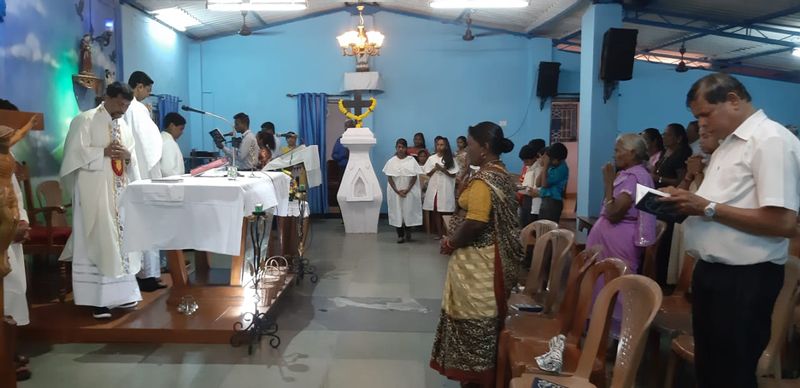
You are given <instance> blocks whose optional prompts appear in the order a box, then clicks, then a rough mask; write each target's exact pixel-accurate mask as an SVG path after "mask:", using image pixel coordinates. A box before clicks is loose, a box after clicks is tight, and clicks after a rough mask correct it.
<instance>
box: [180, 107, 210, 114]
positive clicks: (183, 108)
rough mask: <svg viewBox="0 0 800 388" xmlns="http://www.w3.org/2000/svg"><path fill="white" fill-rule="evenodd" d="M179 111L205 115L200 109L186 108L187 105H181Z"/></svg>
mask: <svg viewBox="0 0 800 388" xmlns="http://www.w3.org/2000/svg"><path fill="white" fill-rule="evenodd" d="M181 110H184V111H187V112H194V113H200V114H203V115H204V114H207V113H206V112H203V111H202V110H200V109H195V108H192V107H191V106H188V105H182V106H181Z"/></svg>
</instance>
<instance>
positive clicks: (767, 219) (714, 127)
mask: <svg viewBox="0 0 800 388" xmlns="http://www.w3.org/2000/svg"><path fill="white" fill-rule="evenodd" d="M686 105H687V106H688V107H689V108H691V110H692V114H693V115H694V116H695V117H697V119H698V121H699V124H700V127H702V128H704V130H707V131H708V132H709V134H710V135H711V136H713V137H716V138H718V139H723V140H722V141H721V143H720V145H719V147H718V148H717V149H716V151H714V153H713V154H712V155H711V159H710V161H709V164H708V167H707V169H706V175H705V179H704V180H703V183H702V184H701V185H700V188H699V189H698V190H697V192H696V193H695V194H692V193H690V192H688V191H685V190H680V189H675V188H667V189H666V190H665V191H667V192H669V193H670V194H672V196H671V197H670V198H668V199H667V200H666V201H668V202H672V203H673V204H675V205H676V208H677V210H678V211H679V212H681V213H683V214H686V215H689V216H691V217H689V218H688V219H687V220H686V221H685V222H684V227H685V230H686V231H685V236H686V247H687V249H695V250H697V251H698V252H699V254H700V258H701V260H700V261H699V262H698V263H697V266H696V268H695V271H694V277H693V280H692V292H693V296H692V298H693V302H692V312H693V318H692V321H693V322H692V323H693V330H694V339H695V369H696V375H697V382H698V386H699V387H701V388H703V387H748V388H749V387H754V388H755V387H756V386H757V381H756V365H757V363H758V359H759V357H760V356H761V353H762V352H763V350H764V348H765V347H766V345H767V342H768V341H769V336H770V322H771V314H772V308H773V305H774V304H775V299H776V297H777V295H778V292H779V291H780V288H781V286H782V284H783V276H784V275H783V272H784V270H783V264H784V263H785V262H786V259H787V255H788V239H787V238H789V237H792V236H794V235H795V233H796V221H797V209H798V207H800V189H799V187H800V182H799V181H798V179H799V178H798V177H799V176H800V141H799V140H798V139H797V138H796V137H794V136H792V135H791V133H789V131H786V129H784V128H783V127H782V126H781V125H780V124H778V123H776V122H774V121H772V120H770V119H769V118H767V116H766V114H765V113H764V112H763V111H761V110H756V109H755V108H754V107H753V105H752V104H751V98H750V95H749V93H748V92H747V90H746V89H745V87H744V86H743V85H742V84H741V83H740V82H739V81H738V80H736V79H735V78H733V77H731V76H730V75H727V74H721V73H716V74H711V75H708V76H706V77H703V78H701V79H700V80H698V81H697V82H695V84H694V85H693V86H692V88H691V89H690V90H689V93H688V94H687V97H686Z"/></svg>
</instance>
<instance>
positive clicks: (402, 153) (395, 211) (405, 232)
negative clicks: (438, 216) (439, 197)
mask: <svg viewBox="0 0 800 388" xmlns="http://www.w3.org/2000/svg"><path fill="white" fill-rule="evenodd" d="M407 146H408V143H406V140H405V139H397V142H396V143H395V151H396V153H395V156H393V157H392V158H391V159H389V160H388V161H387V162H386V165H384V166H383V173H384V174H386V177H387V180H388V184H387V186H386V204H387V207H388V211H389V225H391V226H394V227H395V228H397V243H398V244H402V243H404V242H406V241H411V230H410V229H409V227H410V226H419V225H422V202H421V200H420V198H421V194H420V193H421V190H420V184H419V181H418V179H417V176H418V175H419V174H422V167H420V165H419V163H417V161H416V160H415V159H414V158H413V157H410V156H408V154H407V153H406V149H407Z"/></svg>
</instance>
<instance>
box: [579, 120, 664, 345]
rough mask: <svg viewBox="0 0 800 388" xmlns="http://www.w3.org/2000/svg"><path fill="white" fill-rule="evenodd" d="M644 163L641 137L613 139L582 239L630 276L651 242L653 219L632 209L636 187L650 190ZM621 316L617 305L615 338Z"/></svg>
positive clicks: (645, 161)
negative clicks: (598, 203)
mask: <svg viewBox="0 0 800 388" xmlns="http://www.w3.org/2000/svg"><path fill="white" fill-rule="evenodd" d="M648 159H649V155H648V152H647V143H646V142H645V140H644V138H643V137H642V136H640V135H637V134H633V133H628V134H623V135H621V136H619V137H618V138H617V142H616V144H615V145H614V165H612V164H611V163H608V164H606V165H605V166H604V167H603V183H604V190H605V192H604V193H605V194H604V197H603V208H602V209H601V210H600V217H599V219H598V220H597V222H596V223H595V224H594V226H593V227H592V230H591V231H590V232H589V236H588V238H587V239H586V246H587V247H591V246H596V245H599V246H601V247H602V251H601V253H600V254H601V257H616V258H619V259H621V260H622V261H624V262H625V264H627V266H628V271H629V272H630V273H636V272H637V271H638V269H639V263H640V261H641V258H642V255H643V253H644V249H645V247H647V246H648V245H651V244H653V243H654V242H655V234H656V219H655V216H653V215H651V214H648V213H644V212H640V211H639V210H638V209H636V207H635V206H634V199H635V198H636V185H637V184H640V185H642V186H647V187H653V178H652V176H651V175H650V172H649V171H648V170H647V167H646V163H647V161H648ZM617 171H618V172H617ZM600 286H602V285H600V284H599V285H598V287H597V289H596V292H595V293H597V292H599V289H600ZM621 316H622V310H621V305H620V303H619V302H617V305H616V307H615V308H614V314H613V323H614V324H613V325H612V332H613V333H615V334H617V333H619V330H618V329H619V319H620V317H621Z"/></svg>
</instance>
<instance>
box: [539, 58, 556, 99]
mask: <svg viewBox="0 0 800 388" xmlns="http://www.w3.org/2000/svg"><path fill="white" fill-rule="evenodd" d="M560 67H561V64H560V63H558V62H539V79H538V80H537V81H536V96H538V97H543V98H547V97H555V96H556V95H557V94H558V72H559V68H560Z"/></svg>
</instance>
